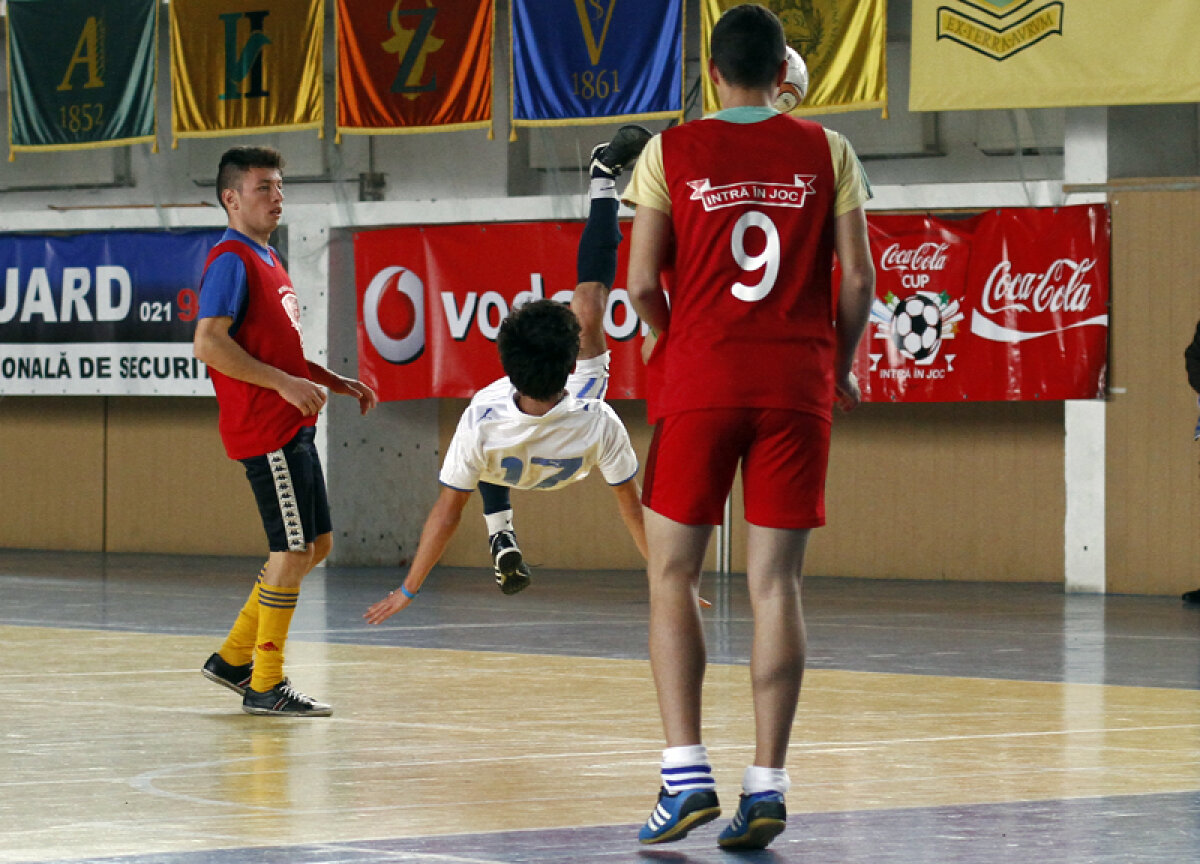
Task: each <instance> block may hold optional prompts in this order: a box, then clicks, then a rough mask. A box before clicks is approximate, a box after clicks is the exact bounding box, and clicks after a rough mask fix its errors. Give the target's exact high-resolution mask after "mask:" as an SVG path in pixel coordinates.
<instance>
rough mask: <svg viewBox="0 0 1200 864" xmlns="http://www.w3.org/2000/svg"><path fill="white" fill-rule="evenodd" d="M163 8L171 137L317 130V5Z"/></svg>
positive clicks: (296, 0) (285, 1) (287, 0)
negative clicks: (167, 28)
mask: <svg viewBox="0 0 1200 864" xmlns="http://www.w3.org/2000/svg"><path fill="white" fill-rule="evenodd" d="M170 10H171V86H172V108H173V117H172V132H173V134H174V137H175V139H179V138H204V137H217V136H223V135H228V134H229V133H231V132H280V131H295V130H297V129H318V130H320V129H321V127H322V124H323V122H324V100H325V91H324V79H323V77H322V69H321V66H322V50H323V43H324V36H325V2H324V0H258V2H254V3H247V2H246V0H171V5H170ZM174 143H177V140H176V141H175V142H173V144H174Z"/></svg>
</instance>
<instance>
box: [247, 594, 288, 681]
mask: <svg viewBox="0 0 1200 864" xmlns="http://www.w3.org/2000/svg"><path fill="white" fill-rule="evenodd" d="M299 596H300V589H299V588H281V587H280V586H278V585H265V584H260V585H259V586H258V635H257V638H256V639H255V642H254V672H253V673H252V675H251V678H250V688H251V689H252V690H257V691H258V692H259V693H263V692H266V691H267V690H270V689H271V688H272V687H274V686H275V685H276V684H278V683H279V682H280V681H282V680H283V647H284V645H285V644H287V637H288V630H289V629H290V628H291V626H292V614H293V613H294V612H295V611H296V600H297V598H299Z"/></svg>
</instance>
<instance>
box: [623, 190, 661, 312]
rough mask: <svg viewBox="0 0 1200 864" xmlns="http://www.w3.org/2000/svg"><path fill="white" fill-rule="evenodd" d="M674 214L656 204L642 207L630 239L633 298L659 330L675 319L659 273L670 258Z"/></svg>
mask: <svg viewBox="0 0 1200 864" xmlns="http://www.w3.org/2000/svg"><path fill="white" fill-rule="evenodd" d="M671 231H672V228H671V217H670V216H669V215H668V214H666V213H663V212H662V211H661V210H655V209H654V208H653V207H645V206H643V207H638V209H637V213H636V214H635V215H634V217H633V233H632V236H631V238H630V241H629V275H628V278H627V285H626V287H627V289H628V291H629V300H630V302H631V303H633V308H634V310H635V311H636V312H637V314H638V316H639V317H640V318H641V319H642V320H643V321H644V322H646V324H647V325H649V327H650V329H651V330H653V331H654V332H655V333H656V334H658V333H664V332H666V330H667V325H668V324H669V323H670V320H671V310H670V307H669V306H668V305H667V296H666V294H665V293H664V292H663V289H662V285H661V283H660V282H659V279H658V277H659V274H660V273H661V272H662V270H663V267H664V266H665V265H666V262H667V251H668V249H669V248H670V241H671Z"/></svg>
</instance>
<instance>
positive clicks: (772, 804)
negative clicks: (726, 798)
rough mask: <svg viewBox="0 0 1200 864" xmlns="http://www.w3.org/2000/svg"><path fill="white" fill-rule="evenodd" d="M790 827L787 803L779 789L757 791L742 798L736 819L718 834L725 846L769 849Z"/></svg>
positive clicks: (721, 845)
mask: <svg viewBox="0 0 1200 864" xmlns="http://www.w3.org/2000/svg"><path fill="white" fill-rule="evenodd" d="M786 827H787V807H785V806H784V804H783V795H782V793H779V792H755V793H754V794H753V795H742V797H741V798H740V799H738V808H737V813H735V814H733V821H732V822H730V823H729V824H728V825H727V826H725V830H724V831H722V832H721V835H720V836H719V837H717V845H718V846H720V847H721V848H722V849H766V848H767V844H768V843H770V842H771V841H772V840H774V839H775V838H776V837H778V836H779V835H780V834H782V833H783V829H784V828H786Z"/></svg>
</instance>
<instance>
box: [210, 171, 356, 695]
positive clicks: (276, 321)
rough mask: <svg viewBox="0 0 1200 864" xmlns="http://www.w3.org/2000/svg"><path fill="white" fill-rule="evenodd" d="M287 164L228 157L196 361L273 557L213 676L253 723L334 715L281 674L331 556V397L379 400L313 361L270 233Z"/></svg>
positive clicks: (279, 210) (217, 657)
mask: <svg viewBox="0 0 1200 864" xmlns="http://www.w3.org/2000/svg"><path fill="white" fill-rule="evenodd" d="M282 170H283V157H282V156H281V155H280V154H279V152H278V151H277V150H274V149H272V148H269V147H235V148H233V149H231V150H228V151H226V153H225V154H224V155H223V156H222V157H221V163H220V166H219V168H218V170H217V198H218V200H220V202H221V206H222V207H224V208H225V213H226V215H227V216H228V219H229V227H228V230H226V232H225V235H224V236H223V237H222V238H221V242H219V243H218V244H217V245H216V246H215V247H213V250H212V252H210V253H209V256H208V261H207V262H206V263H205V266H204V275H203V277H202V278H201V283H200V313H199V318H198V320H197V322H196V335H195V341H194V352H195V355H196V357H197V358H198V359H199V360H201V361H202V362H203V363H205V364H206V365H207V366H208V368H209V374H210V375H211V376H212V380H213V389H214V390H215V391H216V394H217V405H218V407H219V408H220V419H219V421H218V425H219V428H220V432H221V440H222V442H223V443H224V445H225V451H226V453H228V454H229V457H230V458H231V459H237V460H239V461H241V462H242V464H243V465H244V466H245V469H246V477H247V478H248V479H249V481H250V486H251V488H252V489H253V490H254V496H255V499H256V500H257V502H258V509H259V514H260V515H261V516H262V521H263V527H264V528H265V529H266V533H267V540H268V544H269V547H270V551H271V554H270V557H269V558H268V560H267V563H266V565H265V566H264V567H263V569H262V571H261V573H260V574H259V578H258V581H257V583H256V584H255V586H254V588H253V589H252V590H251V592H250V597H249V599H248V600H247V601H246V603H245V605H244V606H243V607H242V610H241V613H240V614H239V615H238V618H237V621H236V622H235V623H234V625H233V628H232V629H231V630H230V631H229V635H228V636H227V637H226V639H225V643H224V644H223V645H222V646H221V648H220V650H219V651H217V652H216V653H215V654H213V655H212V656H211V657H209V658H208V660H207V662H205V664H204V666H203V668H202V669H201V671H202V672H203V674H204V676H205V677H207V678H209V679H210V680H212V681H215V682H216V683H218V684H221V685H223V686H225V687H228V688H229V689H231V690H233V691H235V692H236V693H239V694H240V695H241V696H242V710H243V711H245V712H246V713H248V714H266V715H292V716H308V717H324V716H328V715H329V714H331V713H332V712H333V709H332V708H331V707H330V706H329V705H326V704H324V703H322V702H317V701H316V700H314V699H312V698H310V697H308V696H306V695H304V694H303V693H301V692H300V691H299V690H297V689H296V688H295V687H293V686H292V685H291V683H290V682H289V681H288V679H287V678H286V677H284V674H283V648H284V643H285V642H286V641H287V636H288V630H289V628H290V627H291V622H292V614H293V612H294V611H295V608H296V600H297V598H298V597H299V595H300V583H301V582H302V581H303V579H304V577H305V576H306V575H308V573H309V571H310V570H312V568H313V567H315V566H316V565H317V564H319V563H320V562H321V561H322V560H324V558H325V556H327V555H328V554H329V550H330V548H331V547H332V545H333V539H332V533H331V531H332V524H331V522H330V518H329V501H328V498H327V497H326V492H325V477H324V475H323V473H322V471H321V462H320V459H319V457H318V455H317V449H316V446H315V444H314V440H313V439H314V429H315V427H316V423H317V413H318V412H319V411H320V410H321V408H322V407H323V406H324V405H325V399H326V394H325V388H328V389H329V390H332V391H333V392H334V393H341V394H343V395H346V396H353V397H354V398H355V399H357V400H358V402H359V406H360V408H361V410H362V413H363V414H366V413H367V411H369V410H370V409H371V408H373V407H374V406H375V403H376V398H375V393H374V392H373V391H372V390H371V388H370V387H367V386H366V385H365V384H363V383H361V382H360V381H355V380H352V379H349V378H343V377H342V376H341V375H337V374H335V373H333V372H331V371H329V370H328V369H326V368H325V367H324V366H321V365H319V364H317V363H313V362H312V361H310V360H307V359H305V357H304V342H303V335H302V333H301V332H300V304H299V302H298V301H297V299H296V293H295V291H294V290H292V284H291V279H290V278H289V277H288V274H287V271H286V270H284V268H283V264H282V263H280V261H279V258H278V256H277V255H276V253H275V250H274V249H273V248H271V246H270V245H269V242H270V238H271V233H272V232H273V231H274V230H275V229H276V227H278V225H279V219H280V217H281V216H282V214H283V174H282Z"/></svg>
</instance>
